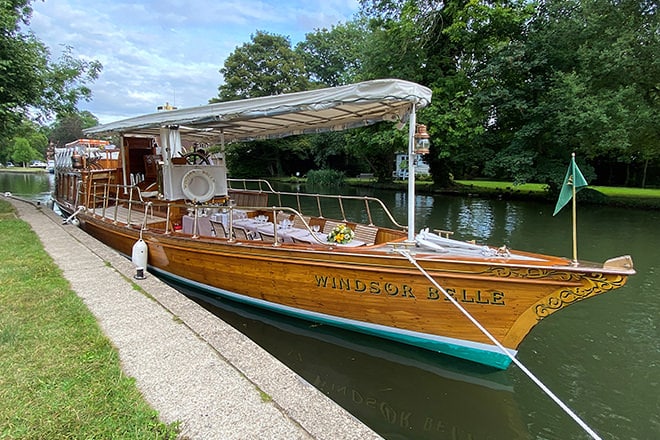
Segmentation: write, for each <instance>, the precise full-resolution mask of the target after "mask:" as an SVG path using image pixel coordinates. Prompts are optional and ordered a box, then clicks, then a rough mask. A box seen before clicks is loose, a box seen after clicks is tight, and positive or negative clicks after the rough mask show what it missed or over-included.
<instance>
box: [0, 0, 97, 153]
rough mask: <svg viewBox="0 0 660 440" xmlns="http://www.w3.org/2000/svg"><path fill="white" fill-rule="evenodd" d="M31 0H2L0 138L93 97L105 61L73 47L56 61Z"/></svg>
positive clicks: (0, 21)
mask: <svg viewBox="0 0 660 440" xmlns="http://www.w3.org/2000/svg"><path fill="white" fill-rule="evenodd" d="M31 3H32V2H31V0H8V1H3V2H2V3H0V140H4V141H5V142H6V141H7V139H9V138H11V136H12V131H13V130H14V129H15V128H16V127H17V126H18V125H19V122H20V121H21V120H22V119H24V118H26V117H27V118H30V119H34V120H36V121H41V122H43V121H44V120H45V119H46V118H48V117H51V116H53V115H57V114H60V113H64V112H71V111H73V110H74V109H75V107H76V105H77V104H78V102H79V101H80V100H83V99H85V100H87V99H89V98H90V96H91V90H90V89H89V87H88V84H89V83H90V82H91V81H93V80H95V79H96V78H97V77H98V74H99V72H100V71H101V68H102V67H101V64H100V63H99V62H98V61H85V60H80V59H78V58H75V57H74V56H73V54H72V49H71V48H70V47H68V48H66V49H65V50H64V52H63V53H62V55H61V56H60V58H59V59H58V60H57V61H55V62H53V61H52V60H51V59H50V52H49V51H48V48H47V47H46V46H45V45H44V44H43V43H42V42H41V41H39V39H37V38H36V37H35V36H34V34H32V33H31V32H26V31H24V30H23V28H24V27H26V26H28V25H29V20H30V16H31V13H32V9H31V7H30V5H31Z"/></svg>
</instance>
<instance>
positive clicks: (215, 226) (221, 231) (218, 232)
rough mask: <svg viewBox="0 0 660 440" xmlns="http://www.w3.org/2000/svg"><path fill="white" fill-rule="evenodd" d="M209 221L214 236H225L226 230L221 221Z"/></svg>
mask: <svg viewBox="0 0 660 440" xmlns="http://www.w3.org/2000/svg"><path fill="white" fill-rule="evenodd" d="M209 223H210V224H211V231H212V232H213V236H214V237H218V238H227V231H226V230H225V225H223V224H222V222H217V221H215V220H211V219H209Z"/></svg>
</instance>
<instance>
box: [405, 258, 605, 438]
mask: <svg viewBox="0 0 660 440" xmlns="http://www.w3.org/2000/svg"><path fill="white" fill-rule="evenodd" d="M397 250H398V251H399V253H400V254H401V255H403V256H404V257H406V258H407V259H408V261H410V263H411V264H412V265H413V266H415V267H416V268H417V269H418V270H419V271H420V272H421V273H422V275H424V276H425V277H426V278H428V280H429V281H430V282H431V283H432V284H433V285H434V286H435V287H436V288H437V289H438V290H439V291H440V292H442V294H443V295H444V296H445V298H447V299H448V300H449V301H451V303H452V304H453V305H454V306H456V308H458V310H460V311H461V313H463V314H464V315H465V316H466V317H467V318H468V319H469V320H470V321H471V322H472V323H473V324H474V325H475V326H476V327H477V328H478V329H479V330H480V331H481V332H482V333H483V334H484V335H486V337H487V338H488V339H490V340H491V341H492V342H493V344H495V345H496V346H497V348H499V349H500V350H502V352H503V353H504V354H505V355H507V356H508V357H509V358H510V359H511V361H512V362H513V363H514V364H516V365H517V366H518V368H520V369H521V370H522V371H523V373H525V374H526V375H527V377H529V378H530V379H531V380H532V382H534V383H535V384H536V385H537V386H538V387H539V388H541V390H542V391H543V392H544V393H545V394H547V395H548V396H549V397H550V398H551V399H552V400H553V401H554V402H555V403H556V404H557V405H559V407H560V408H561V409H562V410H564V412H565V413H566V414H568V415H569V416H570V417H571V418H572V419H573V420H574V421H575V422H576V423H577V424H578V425H580V426H581V427H582V429H584V430H585V432H587V434H589V435H590V436H591V438H593V439H595V440H601V438H600V437H599V436H598V434H596V432H595V431H594V430H593V429H591V428H590V427H589V425H587V424H586V423H585V422H584V421H583V420H582V419H581V418H580V417H579V416H578V415H577V414H575V413H574V412H573V411H572V410H571V409H570V408H569V407H568V406H567V405H566V404H565V403H564V402H562V401H561V399H560V398H559V397H557V396H556V395H555V394H554V393H553V392H552V391H551V390H550V389H549V388H548V387H547V386H546V385H545V384H544V383H543V382H541V380H540V379H539V378H537V377H536V376H535V375H534V373H532V372H531V371H529V370H528V369H527V367H525V365H523V363H522V362H520V361H519V360H518V359H516V357H515V356H514V355H512V354H511V353H510V352H509V350H507V349H506V348H505V347H504V346H503V345H502V344H500V342H499V341H498V340H497V339H495V337H494V336H493V335H492V334H491V333H490V332H489V331H488V330H486V328H485V327H484V326H483V325H481V323H480V322H479V321H477V319H476V318H475V317H473V316H472V315H471V314H470V312H468V311H467V310H466V309H465V308H464V307H463V306H462V305H461V304H460V303H459V302H458V301H456V299H455V298H454V297H453V296H451V295H450V294H449V293H447V291H446V290H445V289H444V288H443V287H442V286H441V285H440V284H438V282H437V281H436V280H434V279H433V277H431V275H429V273H428V272H427V271H426V270H424V268H423V267H422V266H420V265H419V263H418V262H417V260H415V258H413V256H412V255H411V254H410V252H409V251H408V250H406V249H397Z"/></svg>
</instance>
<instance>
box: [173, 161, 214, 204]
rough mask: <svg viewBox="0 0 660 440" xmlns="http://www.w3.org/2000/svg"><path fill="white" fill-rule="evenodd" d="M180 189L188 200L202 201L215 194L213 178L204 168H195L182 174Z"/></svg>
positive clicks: (209, 198)
mask: <svg viewBox="0 0 660 440" xmlns="http://www.w3.org/2000/svg"><path fill="white" fill-rule="evenodd" d="M181 190H182V191H183V195H185V196H186V198H188V199H189V200H192V201H193V202H201V203H204V202H206V201H209V200H211V199H212V198H213V196H214V195H215V179H214V178H213V176H212V175H210V174H209V173H208V172H206V171H205V170H202V169H199V168H195V169H193V170H190V171H188V172H187V173H186V174H184V176H183V179H181Z"/></svg>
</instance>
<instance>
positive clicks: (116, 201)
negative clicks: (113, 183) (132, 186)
mask: <svg viewBox="0 0 660 440" xmlns="http://www.w3.org/2000/svg"><path fill="white" fill-rule="evenodd" d="M118 215H119V184H117V188H115V214H114V222H113V223H114V224H115V225H116V224H117V216H118Z"/></svg>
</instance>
